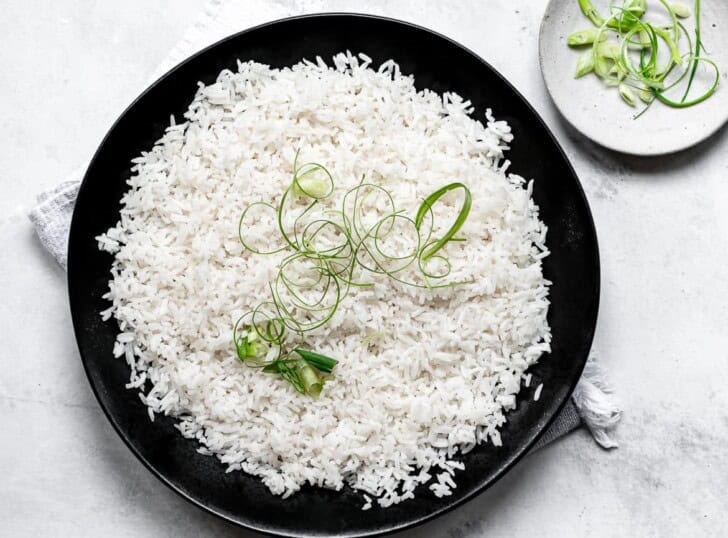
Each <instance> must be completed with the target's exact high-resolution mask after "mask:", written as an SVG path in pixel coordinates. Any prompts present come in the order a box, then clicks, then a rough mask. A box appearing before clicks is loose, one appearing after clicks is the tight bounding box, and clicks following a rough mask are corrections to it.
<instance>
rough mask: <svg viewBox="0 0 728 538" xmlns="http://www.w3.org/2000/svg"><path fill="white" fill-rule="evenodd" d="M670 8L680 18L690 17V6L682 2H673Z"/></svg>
mask: <svg viewBox="0 0 728 538" xmlns="http://www.w3.org/2000/svg"><path fill="white" fill-rule="evenodd" d="M670 8H671V9H672V12H673V13H674V14H675V16H677V17H680V18H681V19H687V18H688V17H690V8H689V7H688V6H686V5H685V4H683V3H682V2H675V3H673V4H672V5H671V6H670Z"/></svg>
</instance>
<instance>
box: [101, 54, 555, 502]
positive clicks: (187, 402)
mask: <svg viewBox="0 0 728 538" xmlns="http://www.w3.org/2000/svg"><path fill="white" fill-rule="evenodd" d="M333 63H334V67H327V66H326V64H325V63H324V62H323V61H322V60H321V59H320V58H317V61H316V63H312V62H308V61H304V62H302V63H299V64H297V65H295V66H293V67H292V68H286V69H271V68H270V67H268V66H265V65H261V64H258V63H255V62H246V63H242V62H239V63H238V72H237V73H233V72H231V71H223V72H222V73H220V75H219V77H218V79H217V82H216V83H215V84H213V85H210V86H204V85H202V84H200V87H199V90H198V92H197V95H196V96H195V98H194V101H193V102H192V104H191V105H190V107H189V110H188V111H187V112H186V113H185V116H184V119H185V121H184V123H179V124H176V123H175V121H174V118H172V121H171V125H170V127H169V128H168V129H167V131H166V133H165V134H164V136H163V137H162V138H161V139H160V140H159V141H158V142H157V143H156V145H155V146H154V147H153V148H152V149H151V150H150V151H149V152H145V153H143V154H142V155H141V156H140V157H138V158H136V159H134V167H133V172H134V173H133V176H132V178H131V179H130V181H129V184H130V189H129V191H128V192H127V193H126V194H125V195H124V197H123V199H122V204H123V208H122V210H121V220H120V221H119V223H118V224H117V225H116V226H115V227H114V228H111V229H110V230H108V232H107V233H106V234H104V235H102V236H100V237H99V247H100V248H102V249H104V250H107V251H110V252H112V253H114V254H115V261H114V264H113V267H112V277H111V281H110V282H109V292H108V294H107V296H106V297H107V298H108V299H109V300H110V301H111V302H112V303H113V306H112V307H111V308H110V309H109V310H107V311H106V312H104V313H103V315H104V317H105V319H106V318H108V317H110V316H111V315H113V317H114V318H116V320H118V323H119V326H120V329H121V333H120V334H119V336H118V340H117V344H116V346H115V349H114V354H115V356H117V357H124V358H125V359H126V361H127V363H128V364H129V366H130V367H131V379H130V382H129V384H128V387H129V388H130V389H134V390H139V391H141V392H140V397H141V399H142V401H143V402H144V403H145V404H146V405H147V406H148V407H149V411H150V417H151V418H152V419H153V418H154V413H164V414H167V415H172V416H174V417H177V419H178V421H179V423H178V428H179V430H180V431H181V432H182V434H183V435H184V436H185V437H189V438H191V439H196V440H197V442H199V444H200V448H199V451H200V452H202V453H204V454H212V455H215V456H217V457H218V458H219V459H220V461H222V462H223V463H224V464H225V465H227V466H228V469H229V470H230V471H238V470H241V469H242V470H243V471H245V472H247V473H251V474H253V475H256V476H259V477H260V478H261V479H262V480H263V482H264V483H265V484H266V486H268V488H270V490H271V491H272V492H273V493H275V494H278V495H283V496H288V495H290V494H292V493H294V492H296V491H297V490H298V489H299V488H300V487H301V486H302V485H303V484H305V483H310V484H313V485H318V486H323V487H327V488H334V489H340V488H342V487H343V486H344V485H345V484H348V485H350V486H351V487H353V488H355V489H357V490H360V491H361V492H362V493H365V494H368V495H365V496H364V497H363V498H364V499H365V502H364V508H368V507H370V506H371V502H372V501H376V502H377V503H379V505H381V506H389V505H391V504H394V503H397V502H400V501H402V500H404V499H408V498H412V497H413V496H414V493H415V487H416V486H417V485H418V484H423V483H425V482H428V481H429V482H430V485H429V487H430V489H431V490H432V491H433V492H434V493H435V495H438V496H443V495H449V494H450V493H451V491H452V488H454V487H455V480H453V476H454V475H455V474H456V473H455V471H456V470H459V469H463V465H462V464H461V463H459V462H457V461H456V460H455V459H454V456H455V455H456V453H458V452H459V451H461V452H467V451H469V450H471V449H472V448H473V447H474V446H475V445H476V444H477V443H481V442H490V443H493V444H494V445H500V444H501V439H500V434H499V427H500V426H501V425H503V423H504V422H505V420H506V419H505V416H504V412H505V411H507V410H509V409H513V408H514V407H515V405H516V394H517V393H518V391H519V388H520V386H521V381H522V379H524V376H528V374H526V373H525V371H526V369H527V368H528V367H529V366H530V365H532V364H534V363H535V362H536V361H537V360H538V359H539V357H540V356H541V355H542V354H543V353H544V352H547V351H549V342H550V331H549V327H548V324H547V321H546V314H547V310H548V305H549V301H548V285H549V282H547V281H546V280H545V279H544V277H543V275H542V271H541V260H542V258H543V257H544V256H546V255H547V254H548V252H547V250H546V247H545V244H544V241H545V236H546V227H545V226H544V225H543V223H541V222H540V221H539V219H538V208H537V207H536V206H535V205H534V203H533V201H532V199H531V184H530V183H526V182H525V181H524V180H523V179H522V178H520V177H518V176H514V175H510V176H506V175H505V169H506V168H507V166H508V162H507V161H505V162H504V161H503V153H504V151H505V150H507V149H508V143H509V142H510V141H511V139H512V135H511V133H510V128H509V127H508V125H507V124H506V123H505V122H502V121H495V120H494V119H493V118H492V117H491V115H490V112H488V114H487V118H486V124H485V126H484V125H483V123H481V122H480V121H477V120H476V119H473V118H471V117H470V113H471V112H472V108H471V104H470V103H469V102H468V101H464V100H463V99H462V98H460V97H459V96H457V95H454V94H445V95H439V94H437V93H434V92H432V91H428V90H424V91H417V90H416V89H415V87H414V79H413V77H412V76H405V75H402V74H401V73H400V70H399V67H398V66H397V64H395V63H394V62H392V61H387V62H385V63H384V64H382V65H381V66H380V67H379V68H378V69H372V68H370V67H369V66H370V64H371V60H370V59H369V58H367V57H366V56H365V55H363V54H362V55H359V56H358V57H355V56H353V55H351V54H350V53H348V52H347V53H346V54H339V55H337V56H336V57H335V58H334V62H333ZM299 148H300V149H301V155H302V160H304V161H317V162H321V163H324V164H325V165H326V166H327V167H328V168H329V169H330V170H331V172H332V173H333V176H334V178H335V180H336V188H337V193H338V192H344V191H346V190H347V189H348V188H351V187H352V186H353V185H355V184H356V182H357V181H358V180H359V179H360V178H361V176H362V174H366V176H367V179H368V180H369V181H371V182H378V183H381V184H382V185H384V186H386V188H387V189H388V190H389V191H390V192H391V193H392V195H393V196H394V198H395V200H397V204H398V206H399V207H401V208H403V209H406V210H407V211H408V212H409V214H411V215H413V214H414V212H415V211H416V209H417V207H418V206H419V204H420V203H421V201H422V199H423V198H424V197H425V196H427V195H428V194H430V193H431V192H433V191H434V190H436V189H438V188H440V187H442V186H443V185H445V184H447V183H451V182H453V181H460V182H463V183H465V184H466V185H468V186H469V188H470V190H471V192H472V197H473V205H472V210H471V213H470V216H469V218H468V220H467V223H466V225H465V226H464V227H463V229H462V231H461V232H460V234H459V235H462V236H464V237H466V238H467V241H465V242H451V243H449V244H448V245H447V246H446V250H445V251H446V253H447V255H448V257H449V259H450V262H451V263H452V267H453V272H452V274H451V275H450V277H449V278H450V279H452V280H453V281H455V280H457V281H472V283H469V284H466V285H462V286H456V287H453V288H448V289H446V290H441V291H438V292H432V291H429V290H423V289H420V288H414V287H408V286H403V285H400V284H397V283H396V282H393V281H392V280H391V279H387V277H379V278H375V279H374V280H375V282H376V285H375V286H374V287H373V288H361V289H352V291H351V292H350V293H349V295H348V296H347V297H346V299H345V300H344V301H343V302H342V303H341V305H340V307H339V309H338V311H337V313H336V315H335V317H334V319H333V320H332V322H331V323H330V324H328V325H326V326H325V327H323V328H321V329H319V330H317V331H315V332H313V333H310V334H308V335H307V337H306V347H307V348H308V349H312V350H316V351H319V352H321V353H324V354H326V355H329V356H331V357H334V358H336V359H338V360H339V361H340V362H339V364H338V365H337V367H336V369H335V370H334V376H333V378H332V379H331V380H330V381H328V382H327V384H326V386H325V388H324V391H323V393H322V395H321V397H320V398H319V399H312V398H310V397H308V396H304V395H301V394H299V393H297V392H296V391H295V390H294V389H293V388H292V387H291V386H290V385H289V384H287V383H286V382H285V381H284V380H282V379H280V378H279V377H277V376H271V375H264V374H262V373H261V372H260V371H259V370H256V369H252V368H249V367H247V366H245V365H244V364H242V363H241V362H240V361H239V360H238V359H237V358H236V355H235V350H234V347H233V345H232V342H231V328H232V325H233V323H234V322H235V320H236V319H237V317H238V316H240V315H241V314H242V313H244V312H246V311H248V310H250V309H251V308H253V307H255V306H256V305H257V304H259V303H260V302H262V301H265V300H268V299H269V293H270V291H269V288H268V282H269V280H270V279H271V278H272V277H273V276H274V275H275V274H276V271H277V269H276V264H277V262H278V260H279V259H280V256H261V255H254V254H251V253H250V252H244V249H243V247H242V246H241V244H240V242H239V240H238V237H237V231H238V219H239V217H240V214H241V212H242V210H243V209H244V208H245V207H246V206H247V205H248V204H250V203H252V202H253V201H258V200H263V201H268V202H271V203H276V201H277V200H278V199H279V198H280V195H281V193H282V192H283V190H284V189H285V188H286V187H287V186H288V184H289V183H290V181H291V173H292V162H293V158H294V155H295V152H296V150H297V149H299ZM334 198H336V194H335V196H334ZM442 200H443V204H442V205H441V209H442V210H445V212H446V210H447V209H448V207H450V208H451V210H452V211H455V210H456V209H457V207H458V205H459V201H458V197H457V196H452V197H446V198H443V199H442ZM252 233H253V234H254V235H255V236H256V237H257V238H258V240H272V238H275V237H278V235H277V227H276V224H275V223H274V222H273V220H272V219H262V220H261V221H260V222H258V223H257V224H256V226H255V229H254V231H253V232H252ZM372 334H378V335H379V337H378V338H376V339H374V340H373V341H372V342H371V343H370V344H368V343H363V342H362V340H363V339H364V338H366V337H367V336H369V335H372ZM528 378H529V380H530V376H528ZM145 383H146V384H145ZM538 392H540V387H539V390H538Z"/></svg>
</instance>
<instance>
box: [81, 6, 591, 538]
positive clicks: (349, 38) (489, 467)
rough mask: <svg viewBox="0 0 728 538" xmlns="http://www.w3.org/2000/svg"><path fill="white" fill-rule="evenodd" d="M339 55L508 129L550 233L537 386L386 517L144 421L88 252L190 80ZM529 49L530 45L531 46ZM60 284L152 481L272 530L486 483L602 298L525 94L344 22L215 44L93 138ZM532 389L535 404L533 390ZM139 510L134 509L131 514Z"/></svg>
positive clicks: (404, 40) (410, 40)
mask: <svg viewBox="0 0 728 538" xmlns="http://www.w3.org/2000/svg"><path fill="white" fill-rule="evenodd" d="M345 49H349V50H351V51H355V52H365V53H366V54H368V55H369V56H371V57H372V58H373V59H374V60H375V63H376V64H377V65H378V63H381V62H382V61H384V60H386V59H389V58H393V59H395V60H396V61H397V62H399V64H400V66H401V68H402V71H403V72H404V73H413V74H414V75H415V80H416V84H417V86H418V87H419V88H431V89H432V90H435V91H437V92H444V91H456V92H457V93H459V94H460V95H461V96H463V97H465V98H467V99H470V100H471V101H472V102H473V105H474V106H475V110H476V114H477V117H478V118H482V116H483V114H484V111H485V108H486V107H491V108H492V109H493V113H494V114H495V116H496V117H497V118H498V119H502V120H506V121H508V123H509V124H510V125H511V127H512V128H513V132H514V134H515V140H514V142H513V144H512V149H511V150H510V152H509V153H508V158H509V159H511V160H512V161H513V163H514V164H513V166H512V171H514V172H516V173H518V174H520V175H522V176H524V177H527V178H534V179H535V188H534V197H535V200H536V202H537V203H538V205H539V206H540V207H541V216H542V219H543V220H544V221H545V223H546V224H547V225H548V227H549V232H548V241H547V243H548V246H549V248H550V250H551V255H550V256H549V257H548V258H546V260H545V263H544V273H545V276H546V278H548V279H549V280H551V281H553V283H554V284H553V287H552V288H551V301H552V306H551V310H550V312H549V322H550V324H551V329H552V331H553V352H552V353H551V355H550V356H547V357H544V358H543V361H542V363H541V364H539V365H538V366H536V367H534V368H533V369H532V371H533V373H534V378H535V383H533V384H532V385H531V389H527V390H524V391H522V393H521V397H520V398H519V405H518V409H517V410H515V411H513V412H511V413H510V414H509V415H508V423H507V424H506V425H505V427H504V428H503V430H502V437H503V446H502V447H500V448H496V447H493V446H490V445H488V446H480V447H478V448H477V449H475V450H473V451H472V452H471V453H470V454H468V455H467V456H465V457H464V461H465V464H466V470H465V471H464V472H460V473H458V474H457V476H456V480H457V483H458V487H457V489H456V490H455V491H454V494H453V495H452V496H450V497H445V498H442V499H438V498H436V497H435V496H434V495H433V494H432V493H431V492H430V491H429V490H428V489H427V488H420V489H419V490H417V497H416V498H415V499H414V500H411V501H406V502H403V503H401V504H399V505H397V506H394V507H391V508H388V509H379V508H377V507H375V508H373V509H372V510H369V511H367V512H363V511H361V510H360V507H361V505H362V499H361V498H360V496H359V495H358V494H356V493H354V492H352V491H350V490H344V491H341V492H334V491H329V490H322V489H317V488H310V487H309V488H305V489H304V490H303V491H301V492H300V493H298V494H296V495H294V496H293V497H291V498H289V499H288V500H285V501H284V500H281V499H280V498H279V497H275V496H273V495H271V494H270V493H269V492H268V490H267V489H266V488H265V487H264V486H263V485H262V484H261V483H260V482H259V481H258V479H256V478H252V477H250V476H248V475H246V474H243V473H240V472H237V473H230V474H225V467H224V466H223V465H222V464H220V463H219V462H218V460H217V459H215V458H213V457H207V456H202V455H200V454H198V453H197V452H196V448H197V446H196V444H195V443H194V442H192V441H189V440H187V439H184V438H182V436H181V435H179V433H178V432H177V430H175V429H174V428H173V421H172V420H171V419H168V418H166V417H159V418H157V420H156V421H155V422H154V423H152V422H150V421H149V418H148V417H147V410H146V407H144V405H142V403H141V402H140V401H139V398H138V396H137V391H134V390H127V389H125V388H124V384H125V383H126V382H127V380H128V377H129V370H128V368H127V366H126V364H125V363H124V361H123V360H113V359H112V354H111V350H112V346H113V344H114V338H115V336H116V334H117V332H118V329H117V327H116V326H115V324H114V323H113V322H107V323H102V322H101V319H100V317H99V312H100V311H101V310H102V309H104V308H106V307H107V306H108V304H107V303H106V302H105V301H104V300H103V299H102V298H101V296H102V295H103V294H104V293H105V292H106V291H107V286H108V280H109V269H110V266H111V261H112V258H111V256H110V255H108V254H104V253H101V252H99V251H98V249H97V247H96V241H95V240H94V237H95V236H97V235H98V234H100V233H102V232H104V231H105V230H106V229H107V228H109V227H110V226H112V225H114V224H115V223H116V222H117V220H118V218H119V201H120V198H121V196H122V193H123V192H124V191H125V189H126V184H125V181H126V179H127V178H128V177H129V176H130V160H131V159H132V158H133V157H135V156H137V155H138V154H139V153H140V152H141V151H142V150H146V149H149V148H150V147H151V146H152V144H153V143H154V141H155V140H157V139H158V138H159V137H160V136H161V135H162V132H163V130H164V128H165V127H166V126H167V125H168V122H169V115H170V114H175V115H176V116H177V117H178V118H180V117H181V114H182V113H183V112H184V111H185V110H186V108H187V106H188V104H189V102H190V101H191V99H192V97H193V95H194V93H195V90H196V88H197V81H198V80H201V81H203V82H205V83H212V82H214V80H215V78H216V76H217V74H218V73H219V72H220V71H221V70H222V69H225V68H229V69H234V68H235V60H236V59H237V58H240V59H241V60H249V59H252V60H256V61H258V62H263V63H268V64H271V65H273V66H276V67H282V66H288V65H291V64H293V63H296V62H298V61H299V60H301V58H302V57H307V58H313V57H315V56H316V55H320V56H322V57H323V58H330V57H331V56H333V55H334V54H335V53H337V52H340V51H342V50H345ZM534 54H535V51H534ZM68 285H69V294H70V301H71V312H72V316H73V325H74V329H75V331H76V338H77V340H78V347H79V350H80V352H81V357H82V360H83V363H84V367H85V368H86V372H87V374H88V378H89V381H90V382H91V386H92V387H93V390H94V392H95V393H96V397H97V398H98V400H99V403H100V404H101V407H102V408H103V409H104V411H105V413H106V415H107V416H108V418H109V420H110V421H111V423H112V424H113V426H114V428H115V429H116V431H117V432H118V433H119V435H120V436H121V438H122V439H123V440H124V442H125V443H126V444H127V445H128V446H129V448H130V449H131V450H132V451H133V452H134V454H136V456H137V457H138V458H139V459H140V460H141V461H142V463H144V465H146V466H147V467H148V468H149V470H151V471H152V472H153V473H154V474H155V475H156V476H157V477H158V478H159V479H160V480H162V481H163V482H164V483H165V484H167V485H168V486H169V487H171V488H172V489H173V490H175V491H176V492H178V493H179V494H180V495H182V496H183V497H185V498H186V499H188V500H189V501H191V502H193V503H195V504H197V505H198V506H200V507H202V508H204V509H206V510H208V511H210V512H212V513H213V514H216V515H218V516H220V517H222V518H224V519H227V520H228V521H231V522H234V523H237V524H239V525H241V526H243V527H247V528H250V529H254V530H258V531H261V532H266V533H271V534H277V535H297V536H330V535H337V536H372V535H376V534H381V533H386V532H392V531H394V530H399V529H402V528H405V527H408V526H412V525H415V524H418V523H422V522H424V521H426V520H428V519H431V518H434V517H436V516H438V515H440V514H442V513H444V512H446V511H447V510H449V509H451V508H453V507H455V506H457V505H458V504H460V503H462V502H464V501H465V500H467V499H470V498H471V497H473V496H474V495H476V494H477V493H479V492H481V491H483V490H484V489H485V488H487V487H488V486H489V485H491V484H493V482H495V481H496V480H497V479H498V478H500V477H501V476H503V474H504V473H505V472H506V471H508V469H510V468H511V467H512V466H513V465H514V464H515V463H516V462H517V461H518V459H519V458H520V457H521V456H523V455H524V454H525V453H526V452H527V451H528V449H529V447H531V446H532V445H533V444H534V442H535V441H536V439H537V438H538V437H539V435H540V434H541V433H542V432H543V431H544V430H545V429H546V428H547V426H548V425H549V424H550V422H551V421H552V419H553V418H554V417H555V416H556V414H557V413H558V411H559V410H560V409H561V407H562V406H563V405H564V403H565V402H566V401H567V399H568V397H569V395H570V394H571V392H572V390H573V388H574V386H575V385H576V382H577V380H578V378H579V376H580V374H581V371H582V369H583V367H584V363H585V361H586V357H587V353H588V352H589V349H590V347H591V342H592V336H593V334H594V327H595V324H596V317H597V309H598V303H599V253H598V248H597V239H596V233H595V230H594V224H593V222H592V218H591V213H590V211H589V206H588V205H587V201H586V199H585V197H584V193H583V191H582V189H581V186H580V184H579V181H578V179H577V177H576V175H575V173H574V170H573V169H572V167H571V165H570V164H569V162H568V160H567V159H566V156H565V155H564V152H563V151H562V150H561V148H560V147H559V145H558V143H557V142H556V140H555V139H554V137H553V136H552V135H551V133H550V132H549V130H548V129H547V128H546V126H545V125H544V123H543V121H542V120H541V119H540V118H539V116H538V115H537V114H536V112H535V111H534V110H533V108H531V106H530V105H529V104H528V103H527V102H526V101H525V99H524V98H523V97H522V96H521V95H520V94H519V93H518V92H517V91H516V90H515V89H514V88H513V87H512V86H511V85H510V84H509V83H508V82H507V81H506V80H505V79H503V77H501V76H500V75H499V74H498V73H497V72H496V71H495V70H494V69H493V68H492V67H490V66H489V65H488V64H487V63H485V62H484V61H483V60H481V59H480V58H478V57H477V56H476V55H475V54H473V53H472V52H470V51H468V50H466V49H464V48H463V47H461V46H460V45H458V44H457V43H454V42H453V41H450V40H449V39H447V38H445V37H443V36H441V35H438V34H435V33H433V32H431V31H429V30H425V29H423V28H418V27H416V26H412V25H410V24H407V23H403V22H398V21H394V20H388V19H382V18H376V17H370V16H361V15H346V14H327V15H313V16H305V17H297V18H293V19H286V20H282V21H278V22H274V23H270V24H266V25H263V26H259V27H257V28H253V29H251V30H247V31H245V32H241V33H239V34H237V35H234V36H232V37H229V38H227V39H224V40H223V41H221V42H219V43H217V44H215V45H213V46H212V47H210V48H208V49H205V50H204V51H202V52H200V53H199V54H196V55H195V56H193V57H191V58H189V59H188V60H186V61H185V62H183V63H182V64H180V65H179V66H177V67H176V68H175V69H173V70H172V71H170V72H169V73H168V74H167V75H165V76H164V77H162V78H161V79H160V80H159V81H157V82H156V83H155V84H153V85H152V86H151V87H150V88H149V89H148V90H147V91H146V92H144V93H143V94H142V95H141V97H139V98H138V99H137V100H136V101H135V102H134V103H133V104H132V105H131V106H130V107H129V108H128V109H127V110H126V111H125V112H124V113H123V114H122V115H121V117H120V118H119V120H118V121H117V122H116V124H114V126H113V127H112V128H111V130H110V131H109V133H108V135H107V136H106V138H105V139H104V141H103V142H102V143H101V146H100V147H99V149H98V151H97V153H96V155H95V157H94V159H93V161H92V162H91V165H90V166H89V169H88V171H87V172H86V177H85V178H84V181H83V185H82V186H81V190H80V192H79V195H78V202H77V203H76V209H75V211H74V215H73V223H72V225H71V236H70V245H69V253H68ZM540 382H543V383H544V388H543V393H542V395H541V398H540V400H539V401H538V402H533V401H532V396H533V387H535V386H536V385H538V383H540ZM139 508H140V509H144V507H141V506H140V507H139Z"/></svg>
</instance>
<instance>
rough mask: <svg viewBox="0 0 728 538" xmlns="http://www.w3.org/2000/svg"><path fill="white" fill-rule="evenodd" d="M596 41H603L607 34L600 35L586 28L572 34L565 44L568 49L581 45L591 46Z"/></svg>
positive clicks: (593, 29)
mask: <svg viewBox="0 0 728 538" xmlns="http://www.w3.org/2000/svg"><path fill="white" fill-rule="evenodd" d="M597 39H599V40H601V41H604V40H605V39H607V34H604V33H602V34H600V33H599V31H598V30H597V29H596V28H587V29H586V30H579V31H578V32H574V33H573V34H571V35H570V36H569V37H567V38H566V44H567V45H569V46H570V47H580V46H582V45H591V44H592V43H594V41H596V40H597Z"/></svg>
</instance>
